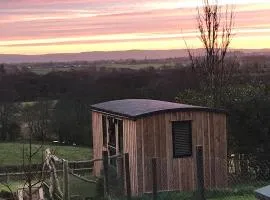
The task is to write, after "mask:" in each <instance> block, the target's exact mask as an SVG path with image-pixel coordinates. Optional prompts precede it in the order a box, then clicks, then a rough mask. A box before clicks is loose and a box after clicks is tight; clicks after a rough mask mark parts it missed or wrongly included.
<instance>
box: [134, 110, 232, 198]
mask: <svg viewBox="0 0 270 200" xmlns="http://www.w3.org/2000/svg"><path fill="white" fill-rule="evenodd" d="M182 120H191V121H192V146H193V149H192V150H193V155H192V156H191V157H185V158H173V141H172V123H171V122H172V121H182ZM136 130H137V135H136V142H137V177H138V188H137V193H139V194H141V193H145V192H151V189H152V177H151V158H152V157H157V158H158V165H157V166H158V190H159V191H171V190H193V189H194V188H195V187H196V182H195V177H196V172H195V163H196V160H195V148H196V145H202V146H203V153H204V174H205V186H206V187H207V188H217V187H224V186H226V184H227V161H226V157H227V138H226V115H225V114H222V113H211V112H175V113H163V114H156V115H152V116H149V117H144V118H141V119H138V120H137V121H136Z"/></svg>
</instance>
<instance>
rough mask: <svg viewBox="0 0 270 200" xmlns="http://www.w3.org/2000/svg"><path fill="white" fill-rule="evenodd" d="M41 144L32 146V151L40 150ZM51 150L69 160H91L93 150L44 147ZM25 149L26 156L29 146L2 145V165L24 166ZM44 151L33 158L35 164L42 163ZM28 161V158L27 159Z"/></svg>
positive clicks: (0, 162) (0, 152)
mask: <svg viewBox="0 0 270 200" xmlns="http://www.w3.org/2000/svg"><path fill="white" fill-rule="evenodd" d="M39 147H40V145H39V144H33V145H32V149H33V150H32V151H33V152H34V151H36V150H38V148H39ZM46 148H50V149H51V151H52V152H54V154H55V155H56V156H57V157H59V158H64V159H67V160H70V161H71V160H90V159H91V158H92V150H91V149H90V148H87V147H78V146H56V145H48V144H47V145H44V149H46ZM23 149H24V151H25V155H27V153H28V152H29V145H28V144H25V145H23V144H22V143H0V165H1V166H4V165H22V163H23ZM42 154H43V152H42V149H40V150H38V153H37V154H36V155H35V156H34V157H33V163H41V162H42ZM26 159H27V158H26Z"/></svg>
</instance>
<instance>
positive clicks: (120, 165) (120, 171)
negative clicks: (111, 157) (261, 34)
mask: <svg viewBox="0 0 270 200" xmlns="http://www.w3.org/2000/svg"><path fill="white" fill-rule="evenodd" d="M117 176H118V179H119V180H120V184H121V185H120V187H121V190H122V192H123V194H124V188H125V187H124V185H125V183H124V180H125V178H124V159H123V156H120V157H118V158H117Z"/></svg>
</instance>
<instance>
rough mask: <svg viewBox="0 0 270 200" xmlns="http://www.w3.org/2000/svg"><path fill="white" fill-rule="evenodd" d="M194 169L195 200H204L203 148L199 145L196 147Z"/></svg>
mask: <svg viewBox="0 0 270 200" xmlns="http://www.w3.org/2000/svg"><path fill="white" fill-rule="evenodd" d="M196 167H197V199H198V200H205V195H204V166H203V148H202V146H200V145H198V146H196Z"/></svg>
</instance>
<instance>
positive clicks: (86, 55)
mask: <svg viewBox="0 0 270 200" xmlns="http://www.w3.org/2000/svg"><path fill="white" fill-rule="evenodd" d="M195 51H196V52H201V51H202V49H197V50H195ZM234 52H235V53H237V54H238V55H242V54H244V55H269V56H270V49H260V50H246V49H240V50H234ZM186 56H187V51H186V50H185V49H177V50H129V51H108V52H106V51H93V52H82V53H58V54H44V55H18V54H0V63H29V62H71V61H96V60H120V59H136V60H143V59H165V58H176V57H186Z"/></svg>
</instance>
